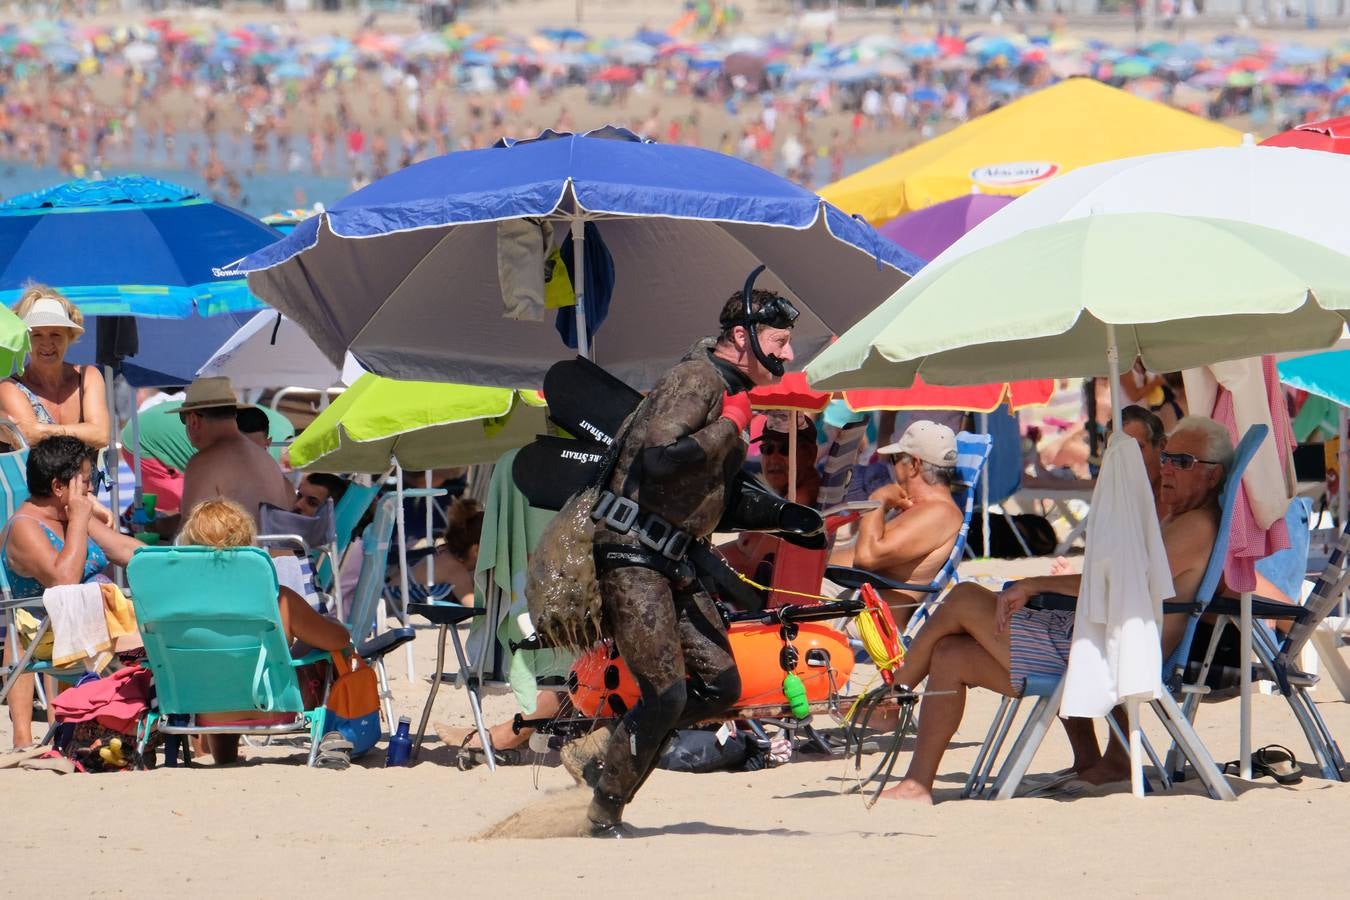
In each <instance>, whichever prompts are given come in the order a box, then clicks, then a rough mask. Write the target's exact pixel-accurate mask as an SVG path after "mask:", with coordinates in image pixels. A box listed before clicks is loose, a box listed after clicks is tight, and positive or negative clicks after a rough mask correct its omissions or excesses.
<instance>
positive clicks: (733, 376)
mask: <svg viewBox="0 0 1350 900" xmlns="http://www.w3.org/2000/svg"><path fill="white" fill-rule="evenodd" d="M716 349H717V340H716V339H715V338H704V339H703V340H701V341H699V342H698V343H697V344H695V345H694V346H692V347H690V348H689V352H688V353H686V354H685V355H684V358H685V359H698V358H700V356H701V357H703V358H706V359H707V360H708V362H710V363H712V364H713V368H715V369H717V374H718V375H721V376H722V380H723V381H724V382H726V385H727V393H728V394H739V393H741V392H742V391H748V390H750V389H751V388H753V387H754V386H755V383H754V382H753V381H751V380H750V378H749V376H747V375H746V374H745V373H744V372H742V371H741V370H740V369H738V368H736V367H735V366H734V365H732V364H731V363H729V362H727V361H726V360H725V359H722V357H720V356H718V355H717V354H716V353H715V352H714V351H715V350H716Z"/></svg>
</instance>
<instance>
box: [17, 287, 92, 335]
mask: <svg viewBox="0 0 1350 900" xmlns="http://www.w3.org/2000/svg"><path fill="white" fill-rule="evenodd" d="M23 321H24V324H25V325H27V326H28V330H29V331H32V330H33V329H34V328H69V329H70V330H71V331H73V332H75V337H79V336H80V335H82V334H84V326H83V325H77V324H76V323H75V320H74V319H72V318H71V317H70V316H69V315H67V313H66V307H65V304H63V303H62V302H61V301H60V300H57V299H56V298H55V297H39V298H38V299H37V300H35V301H33V305H32V306H31V307H29V309H28V313H27V314H26V315H25V316H24V317H23Z"/></svg>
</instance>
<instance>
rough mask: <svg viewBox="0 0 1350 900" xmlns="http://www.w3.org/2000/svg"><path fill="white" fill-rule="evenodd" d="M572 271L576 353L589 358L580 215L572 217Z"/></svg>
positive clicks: (583, 223)
mask: <svg viewBox="0 0 1350 900" xmlns="http://www.w3.org/2000/svg"><path fill="white" fill-rule="evenodd" d="M572 272H573V273H575V276H574V277H575V282H576V283H575V284H573V285H572V293H573V294H574V295H575V296H576V301H577V305H576V307H575V309H576V315H577V354H578V355H579V356H584V357H586V358H587V359H590V358H591V346H590V344H591V341H590V335H588V334H587V333H586V222H585V220H583V219H582V218H581V216H573V218H572Z"/></svg>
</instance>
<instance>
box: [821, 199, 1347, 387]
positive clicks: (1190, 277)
mask: <svg viewBox="0 0 1350 900" xmlns="http://www.w3.org/2000/svg"><path fill="white" fill-rule="evenodd" d="M1016 205H1017V204H1013V206H1011V207H1009V209H1013V208H1014V207H1015V206H1016ZM953 249H955V248H953ZM1343 310H1350V257H1347V256H1343V255H1342V254H1339V253H1336V252H1335V251H1333V250H1328V249H1327V248H1325V247H1323V246H1321V245H1319V244H1314V243H1312V242H1311V241H1306V240H1303V239H1302V238H1298V237H1294V236H1292V235H1289V234H1286V233H1284V232H1282V231H1275V230H1274V229H1271V228H1265V227H1263V226H1259V225H1252V224H1248V223H1246V222H1233V221H1227V220H1222V219H1203V218H1193V217H1188V216H1173V215H1166V214H1161V213H1134V214H1126V215H1100V216H1089V217H1087V218H1083V219H1074V220H1071V221H1068V222H1061V223H1058V224H1055V225H1050V226H1046V227H1043V228H1036V229H1032V230H1031V231H1027V232H1025V233H1023V234H1021V235H1018V236H1017V237H1015V238H1011V239H1009V240H1006V241H1002V242H1000V243H997V244H994V245H993V246H990V247H984V248H982V249H980V250H976V251H974V252H972V253H969V254H967V255H965V256H960V257H956V258H954V259H952V260H951V261H950V262H948V263H946V264H940V263H935V264H934V265H932V266H929V267H928V268H926V269H925V270H924V271H923V272H921V273H920V274H919V275H917V276H916V277H915V278H914V279H913V280H911V281H910V282H909V284H907V285H905V287H904V288H902V289H901V290H899V291H897V292H896V294H895V295H894V296H893V297H891V298H890V299H889V300H887V301H886V302H885V303H883V304H882V305H881V306H880V307H878V308H877V309H876V310H875V311H874V312H873V313H872V314H870V315H869V316H867V317H866V318H865V319H863V320H862V321H861V322H859V323H858V324H857V325H856V326H855V327H854V328H853V329H851V330H850V331H849V332H848V333H846V334H844V335H843V336H841V337H840V339H839V340H838V341H837V342H836V343H835V344H833V345H832V346H831V347H829V348H828V349H826V350H825V352H823V353H822V354H821V355H820V356H819V357H818V358H816V359H815V360H814V361H813V362H812V363H811V365H810V366H808V367H807V377H808V380H809V381H810V382H811V384H812V385H814V386H815V387H817V388H827V389H836V388H849V387H886V386H905V385H908V384H910V382H911V381H912V380H913V379H914V376H915V375H916V374H918V373H919V372H920V371H922V373H923V377H924V379H925V380H926V381H927V382H928V383H930V384H970V383H979V382H986V381H996V380H1000V379H1017V378H1029V377H1038V376H1039V377H1046V376H1051V377H1068V376H1080V375H1097V376H1104V375H1107V374H1109V373H1108V365H1107V359H1106V356H1107V354H1106V348H1107V347H1108V344H1109V343H1110V342H1109V340H1108V338H1109V337H1111V336H1112V332H1114V339H1115V344H1116V345H1117V346H1118V347H1119V351H1120V359H1121V360H1122V361H1123V362H1124V363H1126V364H1128V362H1129V361H1132V360H1134V359H1135V357H1142V358H1143V360H1144V365H1145V366H1147V367H1148V368H1150V369H1152V370H1154V371H1159V372H1168V371H1173V370H1176V369H1181V368H1185V367H1188V366H1196V365H1203V364H1206V363H1211V362H1217V361H1220V360H1225V359H1238V358H1243V357H1248V356H1254V355H1257V354H1260V353H1267V352H1278V351H1281V350H1297V349H1306V348H1309V347H1326V346H1328V345H1330V344H1331V343H1332V341H1334V340H1336V338H1337V337H1338V336H1339V335H1340V333H1341V328H1342V324H1343V322H1344V318H1343V316H1342V312H1341V311H1343Z"/></svg>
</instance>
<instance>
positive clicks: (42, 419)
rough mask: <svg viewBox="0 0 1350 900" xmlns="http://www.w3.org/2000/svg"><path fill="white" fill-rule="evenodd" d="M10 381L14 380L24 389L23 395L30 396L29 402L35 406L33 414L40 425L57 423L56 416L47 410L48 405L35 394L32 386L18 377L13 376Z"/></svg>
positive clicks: (20, 388)
mask: <svg viewBox="0 0 1350 900" xmlns="http://www.w3.org/2000/svg"><path fill="white" fill-rule="evenodd" d="M10 381H12V382H14V383H15V384H16V385H18V388H19V390H21V391H23V395H24V396H25V397H27V398H28V402H29V403H30V404H32V406H33V416H34V418H36V419H37V421H38V424H39V425H55V424H56V420H55V419H54V418H52V414H51V413H50V412H49V411H48V410H47V407H46V405H44V404H43V402H42V400H41V399H40V398H39V397H38V395H37V394H35V393H33V389H32V388H30V387H29V386H28V385H26V384H24V383H23V382H22V381H20V380H19V379H18V378H17V377H16V378H11V379H10Z"/></svg>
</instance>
